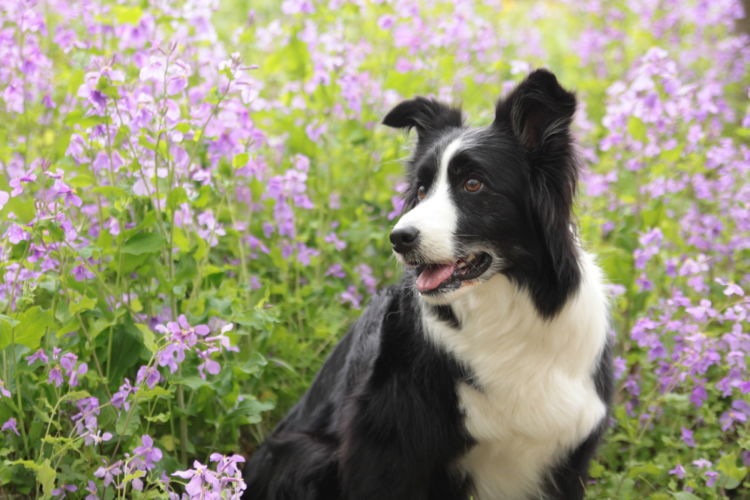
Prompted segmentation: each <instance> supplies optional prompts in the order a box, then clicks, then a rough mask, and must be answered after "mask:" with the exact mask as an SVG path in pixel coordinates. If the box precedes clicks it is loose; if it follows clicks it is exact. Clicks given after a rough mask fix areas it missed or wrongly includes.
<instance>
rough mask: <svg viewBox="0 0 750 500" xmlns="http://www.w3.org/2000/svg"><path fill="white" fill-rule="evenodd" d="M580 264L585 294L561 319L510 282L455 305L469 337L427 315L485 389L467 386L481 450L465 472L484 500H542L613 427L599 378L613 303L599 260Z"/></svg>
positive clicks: (490, 285) (467, 406) (501, 280)
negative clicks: (593, 438) (562, 469)
mask: <svg viewBox="0 0 750 500" xmlns="http://www.w3.org/2000/svg"><path fill="white" fill-rule="evenodd" d="M580 257H581V272H582V280H581V285H580V289H579V291H578V292H577V293H576V294H575V295H574V296H572V297H571V298H570V299H569V301H568V303H567V304H566V305H565V306H564V307H563V309H562V310H561V311H560V313H559V314H558V315H556V316H555V317H554V318H552V319H551V320H545V319H543V318H541V317H540V316H539V314H538V313H537V312H536V310H535V309H534V306H533V304H532V302H531V299H530V297H529V295H528V293H526V292H525V291H523V290H520V289H519V288H518V287H517V286H516V285H514V284H513V283H511V282H510V281H509V280H508V279H507V278H506V277H505V276H504V275H502V274H497V275H495V276H494V277H492V278H491V279H490V280H488V281H487V282H485V283H480V284H477V285H476V286H472V287H469V290H470V293H466V294H463V295H461V296H459V297H457V298H456V299H455V300H454V301H453V302H451V304H452V306H453V310H454V313H455V314H456V316H457V318H458V320H459V322H460V324H461V328H460V330H456V329H454V328H451V327H450V326H448V325H447V324H446V323H445V322H442V321H438V320H437V319H436V318H435V317H433V316H431V314H430V313H429V312H428V308H426V307H425V308H424V314H423V317H424V318H425V324H426V327H427V328H426V329H427V331H428V332H429V335H430V336H431V337H432V338H433V339H434V341H435V342H437V343H438V344H440V345H442V346H444V347H445V348H446V349H447V350H448V351H449V352H450V353H452V354H453V355H454V356H456V357H457V358H458V359H459V360H460V361H462V362H463V363H465V364H466V365H467V366H468V367H469V369H471V371H472V373H473V375H474V376H475V380H476V382H477V384H478V387H479V388H480V389H475V388H474V387H472V386H469V385H467V384H465V383H461V384H460V385H459V387H458V394H459V399H460V404H461V405H462V409H463V410H464V412H465V415H466V426H467V429H468V431H469V433H470V434H471V436H472V437H473V438H474V440H475V441H476V442H477V444H476V445H475V446H474V447H473V448H472V449H471V450H470V451H469V453H468V454H467V455H466V456H465V457H463V458H462V460H461V463H460V466H461V467H462V468H464V470H466V471H467V472H469V473H470V474H471V476H472V477H473V479H474V484H475V492H474V494H475V498H476V499H477V500H501V499H502V500H507V499H527V498H539V497H540V495H541V493H540V490H539V488H540V487H541V486H542V484H541V483H542V481H543V479H544V472H545V471H547V470H549V467H550V466H551V465H554V464H555V462H556V460H557V459H559V458H560V457H561V456H562V454H563V453H565V452H567V451H570V450H572V449H573V448H574V447H576V446H577V445H579V444H580V443H581V442H582V441H583V440H584V439H585V438H586V437H587V436H588V434H589V433H591V432H592V430H593V429H594V428H595V427H596V426H597V425H598V424H599V423H600V422H601V420H602V418H604V415H605V413H606V409H605V406H604V404H603V403H602V401H601V400H600V399H599V397H598V395H597V392H596V388H595V386H594V381H593V375H594V372H595V370H596V364H597V361H598V360H599V357H600V355H601V353H602V350H603V349H604V346H605V344H606V331H607V322H608V315H607V300H606V297H605V293H604V290H603V286H602V273H601V271H600V269H599V268H598V266H597V265H596V264H595V262H594V260H593V258H592V257H591V256H590V255H589V254H587V253H585V252H583V251H581V252H580Z"/></svg>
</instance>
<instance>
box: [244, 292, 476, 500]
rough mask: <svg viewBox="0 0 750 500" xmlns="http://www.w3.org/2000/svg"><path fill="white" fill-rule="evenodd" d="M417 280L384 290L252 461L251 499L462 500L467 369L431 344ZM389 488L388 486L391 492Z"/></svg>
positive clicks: (466, 444)
mask: <svg viewBox="0 0 750 500" xmlns="http://www.w3.org/2000/svg"><path fill="white" fill-rule="evenodd" d="M415 302H416V298H415V297H414V293H413V291H412V288H411V286H406V285H401V286H396V287H392V288H390V289H387V290H385V291H384V292H381V293H380V294H378V295H377V296H376V297H375V298H374V299H373V300H372V303H371V304H370V306H369V307H368V308H367V310H366V311H365V313H364V314H363V315H362V317H361V318H360V319H359V321H357V323H355V325H354V326H353V327H352V329H351V330H350V331H349V333H347V335H346V336H345V337H344V339H343V340H342V341H341V343H339V345H338V346H337V347H336V349H335V350H334V352H333V354H332V355H331V357H330V358H329V360H328V361H327V362H326V363H325V365H324V367H323V369H322V370H321V371H320V373H319V374H318V376H317V377H316V379H315V381H314V382H313V385H312V387H311V388H310V390H309V391H308V392H307V393H306V394H305V395H304V396H303V398H302V399H301V400H300V401H299V403H297V405H296V406H295V407H294V408H293V409H292V411H291V412H290V413H289V415H288V416H287V417H286V418H285V419H284V420H283V421H282V422H281V423H280V424H279V425H278V427H277V428H276V430H274V432H273V434H272V435H271V437H270V438H269V439H268V440H267V441H266V442H265V443H264V444H263V446H262V447H261V448H260V449H259V450H258V451H257V452H256V453H255V454H254V455H253V456H252V458H251V459H250V461H249V462H248V464H247V477H246V482H247V485H248V487H247V490H246V493H245V498H252V499H279V500H281V499H289V500H297V499H310V500H312V499H319V500H335V499H338V498H342V499H343V498H346V499H358V500H359V499H361V500H367V499H373V500H375V499H384V498H390V499H414V500H419V499H424V500H428V499H436V500H439V499H446V500H449V499H459V498H467V491H468V487H469V480H468V478H466V477H463V476H462V475H461V474H460V473H459V472H458V471H457V470H455V469H454V468H453V464H454V463H455V461H456V460H457V459H458V457H460V456H461V455H462V454H463V453H465V452H466V450H468V448H469V447H470V446H471V439H470V437H469V436H468V435H467V434H466V432H465V430H464V428H463V424H462V416H461V413H460V411H459V408H458V401H457V396H456V392H455V386H456V383H457V382H458V381H460V380H463V379H464V378H465V372H464V370H463V369H462V368H461V367H460V366H459V365H458V364H457V363H456V362H455V361H454V360H453V358H452V357H451V356H449V355H448V354H447V353H445V352H441V351H440V350H439V349H437V348H436V347H435V346H434V344H432V343H430V342H428V341H427V340H426V337H425V335H424V332H423V331H422V330H421V328H420V327H419V324H418V323H415V322H414V317H415V316H414V314H415V312H416V311H417V310H418V307H419V306H418V305H417V304H416V303H415ZM384 492H387V493H384Z"/></svg>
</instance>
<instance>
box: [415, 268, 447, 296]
mask: <svg viewBox="0 0 750 500" xmlns="http://www.w3.org/2000/svg"><path fill="white" fill-rule="evenodd" d="M455 269H456V266H455V264H445V265H442V266H429V267H427V268H425V270H424V271H422V272H421V273H420V274H419V276H417V290H419V291H420V292H426V291H429V290H434V289H435V288H437V287H439V286H440V284H441V283H443V282H444V281H445V280H447V279H448V278H450V277H451V275H452V274H453V271H454V270H455Z"/></svg>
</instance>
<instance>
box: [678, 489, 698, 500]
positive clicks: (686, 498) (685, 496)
mask: <svg viewBox="0 0 750 500" xmlns="http://www.w3.org/2000/svg"><path fill="white" fill-rule="evenodd" d="M672 496H674V497H675V498H676V499H677V500H701V498H700V497H697V496H695V495H693V494H692V493H690V492H689V491H678V492H676V493H672Z"/></svg>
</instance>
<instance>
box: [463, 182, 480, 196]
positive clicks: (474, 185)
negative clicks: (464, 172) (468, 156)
mask: <svg viewBox="0 0 750 500" xmlns="http://www.w3.org/2000/svg"><path fill="white" fill-rule="evenodd" d="M464 189H465V190H467V191H468V192H470V193H476V192H477V191H479V190H480V189H482V183H481V182H480V181H478V180H476V179H469V180H467V181H466V182H464Z"/></svg>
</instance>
